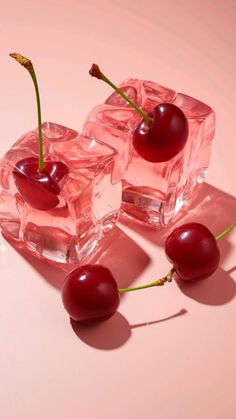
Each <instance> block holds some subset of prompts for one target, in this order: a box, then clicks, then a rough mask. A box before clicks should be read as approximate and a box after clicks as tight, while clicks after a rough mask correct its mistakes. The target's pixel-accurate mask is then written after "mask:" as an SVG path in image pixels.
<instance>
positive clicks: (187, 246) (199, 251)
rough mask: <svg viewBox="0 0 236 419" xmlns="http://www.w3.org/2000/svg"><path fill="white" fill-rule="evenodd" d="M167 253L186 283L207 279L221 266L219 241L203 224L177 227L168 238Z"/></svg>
mask: <svg viewBox="0 0 236 419" xmlns="http://www.w3.org/2000/svg"><path fill="white" fill-rule="evenodd" d="M165 252H166V255H167V257H168V259H169V260H170V262H171V263H172V264H173V266H174V268H175V270H176V272H177V274H178V276H179V277H180V278H181V279H183V280H186V281H194V280H198V279H204V278H207V277H209V276H210V275H212V274H213V273H214V272H215V271H216V269H217V268H218V266H219V261H220V251H219V248H218V245H217V241H216V239H215V237H214V236H213V234H212V233H211V232H210V230H208V228H207V227H206V226H204V225H203V224H199V223H189V224H184V225H182V226H180V227H177V228H176V229H175V230H174V231H172V233H171V234H170V235H169V237H167V240H166V243H165Z"/></svg>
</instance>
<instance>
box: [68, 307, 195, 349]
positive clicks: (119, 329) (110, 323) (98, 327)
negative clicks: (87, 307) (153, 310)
mask: <svg viewBox="0 0 236 419" xmlns="http://www.w3.org/2000/svg"><path fill="white" fill-rule="evenodd" d="M186 313H187V310H185V309H181V310H180V311H179V312H177V313H175V314H173V315H171V316H168V317H164V318H162V319H159V320H154V321H150V322H145V323H139V324H133V325H130V324H129V323H128V321H127V320H126V318H125V317H124V316H122V314H120V313H118V312H117V313H116V314H115V315H114V316H113V317H112V318H111V319H109V320H107V321H106V322H103V323H97V324H95V325H89V326H88V325H87V326H81V325H80V324H79V323H78V322H76V321H75V320H72V319H70V323H71V327H72V329H73V331H74V333H75V334H76V336H77V337H78V338H79V339H80V340H81V341H82V342H83V343H85V344H86V345H88V346H91V347H93V348H95V349H100V350H113V349H118V348H120V347H121V346H123V345H124V344H125V343H126V342H127V341H128V340H129V339H130V338H131V335H132V331H133V329H137V328H140V327H144V326H151V325H156V324H158V323H162V322H166V321H169V320H172V319H174V318H176V317H179V316H182V315H184V314H186Z"/></svg>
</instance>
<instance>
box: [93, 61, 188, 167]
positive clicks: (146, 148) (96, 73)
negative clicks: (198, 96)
mask: <svg viewBox="0 0 236 419" xmlns="http://www.w3.org/2000/svg"><path fill="white" fill-rule="evenodd" d="M89 73H90V75H91V76H92V77H96V78H98V79H99V80H103V81H104V82H105V83H107V84H108V85H109V86H111V87H112V88H113V89H114V90H115V91H116V92H117V93H118V94H119V95H120V96H122V97H123V98H124V99H125V100H126V101H127V102H128V103H129V104H130V105H131V106H132V107H133V108H134V109H135V110H136V111H137V112H138V113H139V114H140V115H141V116H142V117H143V120H142V121H141V122H140V124H139V125H138V126H137V127H136V129H135V130H134V133H133V146H134V149H135V150H136V152H137V153H138V154H139V155H140V156H141V157H142V158H143V159H145V160H147V161H150V162H152V163H161V162H165V161H168V160H170V159H172V158H173V157H175V156H176V155H177V154H178V153H179V152H180V151H181V150H182V149H183V148H184V146H185V144H186V142H187V139H188V133H189V126H188V120H187V118H186V116H185V115H184V113H183V112H182V110H181V109H180V108H178V106H176V105H174V104H172V103H162V104H159V105H157V106H155V108H154V109H153V111H152V114H153V115H152V117H151V116H149V115H147V114H146V113H145V112H144V111H143V110H141V109H140V108H139V107H138V106H137V105H136V104H135V103H134V102H133V101H132V100H131V99H129V97H128V96H126V95H125V93H124V92H122V90H120V89H119V88H118V87H117V86H115V85H114V84H113V83H112V82H111V81H110V80H109V79H108V78H107V77H106V76H105V75H104V74H103V73H102V72H101V70H100V69H99V67H98V65H97V64H93V65H92V67H91V69H90V71H89Z"/></svg>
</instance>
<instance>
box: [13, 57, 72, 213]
mask: <svg viewBox="0 0 236 419" xmlns="http://www.w3.org/2000/svg"><path fill="white" fill-rule="evenodd" d="M10 56H11V57H12V58H14V59H15V60H16V61H17V62H18V63H19V64H21V65H22V66H23V67H25V68H26V69H27V70H28V72H29V74H30V76H31V78H32V80H33V83H34V88H35V94H36V101H37V111H38V142H39V158H35V157H27V158H25V159H22V160H20V161H19V162H17V163H16V165H15V167H14V169H13V177H14V181H15V184H16V187H17V189H18V191H19V192H20V194H21V195H22V197H23V198H24V200H25V201H26V202H27V203H28V204H29V205H30V206H31V207H32V208H35V209H38V210H41V211H48V210H51V209H53V208H55V207H57V205H58V204H59V198H58V195H59V194H60V187H59V182H60V181H61V180H62V178H63V177H64V176H65V175H66V174H67V173H68V172H69V169H68V167H67V166H66V165H65V164H64V163H62V162H60V161H46V162H44V157H43V136H42V122H41V105H40V96H39V88H38V82H37V78H36V74H35V71H34V67H33V64H32V62H31V61H30V60H29V59H28V58H26V57H23V56H22V55H21V54H18V53H12V54H10Z"/></svg>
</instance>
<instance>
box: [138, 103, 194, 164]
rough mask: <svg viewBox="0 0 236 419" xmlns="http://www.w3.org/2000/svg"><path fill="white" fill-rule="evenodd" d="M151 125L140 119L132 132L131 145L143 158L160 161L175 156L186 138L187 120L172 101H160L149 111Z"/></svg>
mask: <svg viewBox="0 0 236 419" xmlns="http://www.w3.org/2000/svg"><path fill="white" fill-rule="evenodd" d="M150 113H151V116H152V118H153V120H152V122H151V125H150V124H149V123H147V122H146V121H144V120H143V121H141V122H140V123H139V125H138V126H137V128H136V129H135V130H134V133H133V146H134V148H135V150H136V152H137V153H138V154H139V155H140V156H141V157H142V158H143V159H145V160H148V161H149V162H152V163H161V162H165V161H168V160H170V159H172V158H173V157H175V156H176V155H177V154H178V153H180V151H181V150H182V149H183V148H184V146H185V143H186V141H187V139H188V133H189V128H188V121H187V118H186V116H185V115H184V113H183V112H182V111H181V109H180V108H178V107H177V106H176V105H173V104H172V103H161V104H159V105H157V106H155V107H154V109H153V110H151V111H150Z"/></svg>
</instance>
